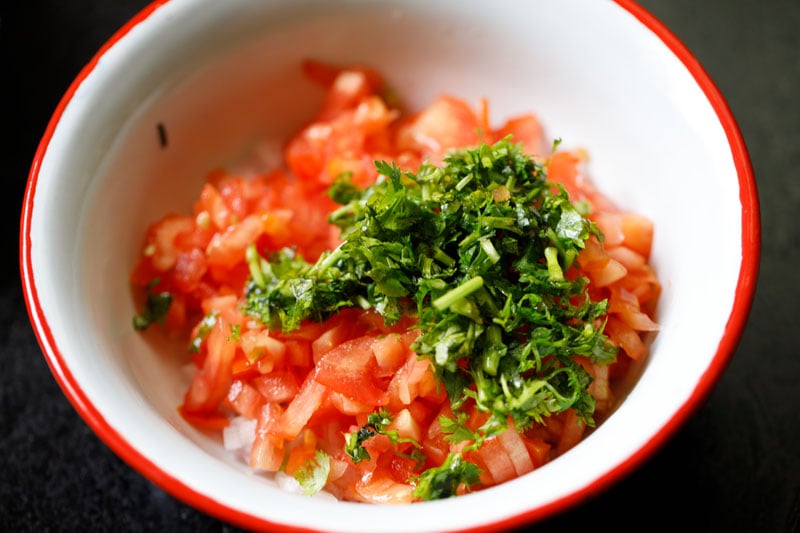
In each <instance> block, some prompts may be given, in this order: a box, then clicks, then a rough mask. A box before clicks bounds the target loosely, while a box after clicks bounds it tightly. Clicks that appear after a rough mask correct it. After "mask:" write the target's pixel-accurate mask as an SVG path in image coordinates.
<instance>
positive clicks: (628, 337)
mask: <svg viewBox="0 0 800 533" xmlns="http://www.w3.org/2000/svg"><path fill="white" fill-rule="evenodd" d="M605 333H606V335H608V337H609V338H610V339H611V340H612V341H613V342H614V343H616V344H617V345H618V346H619V347H620V348H622V349H623V350H624V351H625V353H626V354H627V355H628V357H630V358H631V359H633V360H638V359H641V358H642V357H643V356H644V354H645V353H646V352H647V345H645V343H644V341H642V338H641V337H640V336H639V333H637V332H636V330H634V329H633V328H632V327H630V326H629V325H628V324H626V323H625V322H623V321H622V320H620V319H618V318H615V317H614V316H609V317H608V320H607V321H606V327H605Z"/></svg>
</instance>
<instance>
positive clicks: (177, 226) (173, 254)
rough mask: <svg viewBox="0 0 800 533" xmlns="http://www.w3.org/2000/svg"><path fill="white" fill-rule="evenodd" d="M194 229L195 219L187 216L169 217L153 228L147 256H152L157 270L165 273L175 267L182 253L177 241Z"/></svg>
mask: <svg viewBox="0 0 800 533" xmlns="http://www.w3.org/2000/svg"><path fill="white" fill-rule="evenodd" d="M193 229H194V219H193V218H192V217H189V216H185V215H167V216H165V217H164V218H162V219H161V220H160V221H159V222H158V223H156V224H155V225H154V226H152V227H151V229H150V231H149V232H148V234H149V235H148V240H147V242H148V244H147V247H146V248H145V255H150V257H151V261H152V264H153V267H154V268H155V269H156V270H159V271H162V272H165V271H167V270H169V269H170V268H172V267H173V266H175V263H176V262H177V260H178V254H179V253H180V252H181V250H180V249H178V247H177V246H176V243H175V241H176V240H177V239H178V237H179V236H180V235H181V234H185V233H190V232H191V231H192V230H193Z"/></svg>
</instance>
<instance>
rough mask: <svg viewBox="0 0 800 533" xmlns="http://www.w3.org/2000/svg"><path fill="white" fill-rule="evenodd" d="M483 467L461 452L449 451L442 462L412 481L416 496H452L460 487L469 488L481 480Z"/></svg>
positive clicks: (436, 497)
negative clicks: (465, 457)
mask: <svg viewBox="0 0 800 533" xmlns="http://www.w3.org/2000/svg"><path fill="white" fill-rule="evenodd" d="M480 475H481V469H480V468H478V466H477V465H476V464H475V463H471V462H469V461H466V460H464V458H463V457H462V456H461V454H459V453H449V454H448V455H447V458H446V459H445V460H444V462H443V463H442V464H441V466H437V467H434V468H429V469H427V470H425V471H424V472H423V473H422V474H420V475H419V476H417V477H415V478H413V479H412V480H411V481H412V482H413V483H415V484H416V487H414V497H415V498H419V499H420V500H423V501H428V500H440V499H442V498H450V497H451V496H456V495H457V494H458V489H459V488H460V487H462V486H463V487H465V488H466V489H469V488H470V487H472V486H474V485H476V484H477V483H478V482H479V476H480Z"/></svg>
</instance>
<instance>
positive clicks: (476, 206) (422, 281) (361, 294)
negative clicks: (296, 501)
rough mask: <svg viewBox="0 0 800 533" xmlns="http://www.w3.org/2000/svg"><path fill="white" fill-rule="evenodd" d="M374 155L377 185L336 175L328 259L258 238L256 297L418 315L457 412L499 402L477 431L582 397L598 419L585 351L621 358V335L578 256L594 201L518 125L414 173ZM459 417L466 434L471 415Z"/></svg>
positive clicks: (280, 325)
mask: <svg viewBox="0 0 800 533" xmlns="http://www.w3.org/2000/svg"><path fill="white" fill-rule="evenodd" d="M376 168H377V170H378V172H379V174H380V176H381V177H380V179H379V180H378V181H377V182H376V183H375V184H374V185H373V186H371V187H369V188H367V189H365V190H359V189H357V188H355V187H354V186H352V185H351V184H350V183H349V182H348V181H347V177H346V176H343V177H342V178H341V179H339V180H338V181H337V182H336V183H335V184H334V185H333V186H332V188H331V190H330V195H331V197H332V198H333V199H334V200H335V201H336V202H338V203H339V204H341V207H340V208H339V209H337V210H336V211H335V212H334V213H332V215H331V216H330V222H331V223H333V224H335V225H336V226H338V227H339V228H340V229H341V236H342V239H343V242H342V244H341V245H340V246H339V247H337V248H336V249H335V250H332V251H330V252H328V253H326V254H323V255H322V256H321V257H320V258H319V260H318V261H317V262H315V263H309V262H307V261H305V260H304V259H303V258H302V257H299V256H297V255H295V253H294V252H293V251H292V250H282V251H280V252H277V253H275V254H274V255H273V256H270V257H266V258H265V257H262V256H260V255H259V254H258V253H257V252H256V251H255V249H254V248H251V249H250V251H249V253H248V264H249V266H250V271H251V279H250V281H249V284H248V287H247V294H246V309H245V311H246V312H247V313H248V314H249V315H251V316H254V317H257V318H258V319H260V320H261V321H262V322H263V323H264V324H266V325H267V326H268V327H270V328H271V329H275V330H277V329H282V330H287V331H288V330H292V329H295V328H297V327H299V325H300V323H301V322H302V321H304V320H309V319H310V320H316V321H320V320H324V319H325V318H327V317H329V316H330V315H332V314H333V313H336V311H337V310H338V309H341V308H345V307H361V308H365V309H366V308H372V309H374V310H376V311H377V312H378V313H380V314H381V315H382V316H383V318H384V320H385V321H386V322H387V323H388V324H392V323H395V322H397V321H398V320H399V319H400V318H401V317H403V316H404V315H413V316H415V317H416V319H417V324H416V326H415V327H417V328H419V330H420V332H421V334H420V336H419V338H418V339H417V341H416V343H415V345H414V349H415V351H416V352H417V353H418V354H419V355H420V356H422V357H427V358H429V359H430V360H431V362H432V364H433V367H434V369H435V372H436V374H437V377H438V378H439V379H440V381H441V383H442V384H443V386H444V387H445V388H446V390H447V393H448V395H449V397H450V399H451V403H452V406H453V409H454V412H455V413H456V414H457V416H458V413H459V408H460V407H462V406H463V405H465V403H467V402H474V403H475V405H476V406H477V408H478V409H479V410H481V411H484V412H487V413H489V414H490V415H491V416H490V418H489V421H488V422H487V423H486V424H485V425H484V426H483V428H482V429H481V431H480V432H479V434H472V433H471V432H469V434H468V435H463V436H462V437H463V438H469V439H470V440H472V441H473V442H474V443H475V445H479V443H480V442H481V441H482V440H483V439H484V438H486V437H487V436H489V435H492V434H497V433H498V432H500V431H502V430H503V429H504V428H505V427H506V424H507V420H508V418H509V417H510V418H511V419H512V420H513V422H514V424H515V426H516V427H517V428H519V429H524V428H527V427H530V426H531V425H532V424H533V423H535V422H541V421H542V420H543V418H544V417H547V416H549V415H551V414H553V413H559V412H562V411H564V410H566V409H568V408H573V409H574V410H575V411H576V412H577V413H578V415H579V416H580V417H581V418H582V419H583V420H584V421H585V422H586V423H587V424H589V425H590V426H592V425H593V424H594V422H593V419H592V416H593V413H594V404H595V401H594V398H593V397H592V396H591V394H590V393H589V392H588V391H587V388H588V386H589V385H590V383H591V376H590V375H589V374H588V373H587V372H586V371H585V370H584V369H583V367H582V366H581V365H580V364H579V363H577V362H576V361H575V360H574V359H573V357H574V356H576V355H579V356H585V357H588V358H589V359H590V360H592V361H593V362H597V363H610V362H612V361H613V360H614V359H615V357H616V352H617V349H616V348H615V347H614V346H613V345H612V344H611V343H610V342H609V341H608V339H607V337H606V336H605V335H604V334H603V321H602V318H603V316H604V315H605V314H606V311H607V303H606V301H605V300H604V301H599V302H595V301H591V300H590V298H589V296H588V294H587V290H586V286H587V283H588V281H587V279H586V278H585V277H582V276H579V275H577V274H576V269H575V268H573V267H574V266H575V261H576V258H577V256H578V253H579V252H580V251H581V250H582V249H583V247H584V244H585V241H586V239H587V238H589V236H590V235H592V234H594V235H597V236H598V237H601V235H600V234H599V231H598V230H597V228H596V227H595V226H594V225H593V224H592V223H591V222H590V221H589V220H588V219H587V218H586V217H585V216H584V215H585V214H586V213H585V212H584V209H585V206H581V205H578V204H573V203H572V202H571V201H570V199H569V197H568V195H567V193H566V191H565V190H564V189H563V188H562V187H560V186H558V185H556V184H553V183H551V182H549V181H548V180H547V166H546V163H542V162H539V161H537V160H535V159H533V158H531V157H529V156H527V155H525V154H523V152H522V150H521V148H520V147H519V146H518V145H515V144H513V143H512V142H511V141H510V139H504V140H502V141H500V142H498V143H496V144H494V145H492V146H490V145H486V144H483V145H480V146H478V147H476V148H474V149H463V150H458V151H454V152H451V153H450V154H449V155H448V157H446V159H445V161H444V165H443V166H434V165H430V164H423V165H422V166H421V167H420V168H419V170H418V172H417V173H416V174H414V173H411V172H406V171H401V170H399V169H398V168H397V167H396V166H395V165H394V164H388V163H386V162H376ZM451 422H452V424H451V425H452V426H453V427H451V429H450V431H451V433H452V436H453V438H454V439H455V438H457V437H456V434H458V433H459V431H460V430H459V428H461V432H462V433H463V432H464V431H463V430H464V429H465V428H463V426H462V425H461V424H460V423H459V421H458V420H456V421H451ZM372 429H374V428H372ZM467 431H468V430H467ZM448 461H450V464H449V465H445V466H444V467H443V470H441V471H439V472H430V471H429V472H426V473H424V474H423V476H427V478H430V479H427V478H424V477H420V478H419V480H418V481H425V480H426V479H427V481H428V483H427V485H426V486H427V488H428V489H430V490H432V491H433V492H434V493H435V494H434V495H433V496H431V495H430V494H428V495H427V496H430V497H443V496H446V495H449V494H448V491H449V489H447V487H448V486H450V485H449V483H450V481H452V479H453V478H452V476H450V477H449V478H448V476H447V475H446V473H447V471H449V470H448V469H451V470H452V469H453V466H454V465H456V466H458V465H459V464H460V465H463V464H464V463H463V462H462V461H461V459H460V457H453V458H449V459H448ZM473 466H474V465H473ZM437 475H438V476H439V477H438V478H437ZM442 475H444V478H443V477H442ZM459 475H461V476H463V477H466V478H468V479H470V480H471V479H473V478H475V475H474V472H473V471H469V472H468V473H467V474H466V475H465V474H464V471H463V469H462V472H461V473H460V474H459ZM445 478H446V479H445ZM437 483H438V485H437ZM434 486H438V487H440V488H441V487H444V488H441V490H440V491H439V492H437V490H439V489H434V488H433V487H434ZM423 496H425V495H423Z"/></svg>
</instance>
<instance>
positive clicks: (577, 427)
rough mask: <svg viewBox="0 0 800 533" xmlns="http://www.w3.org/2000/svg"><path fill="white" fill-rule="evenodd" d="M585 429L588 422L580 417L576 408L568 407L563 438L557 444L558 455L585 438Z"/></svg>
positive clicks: (562, 433)
mask: <svg viewBox="0 0 800 533" xmlns="http://www.w3.org/2000/svg"><path fill="white" fill-rule="evenodd" d="M585 430H586V423H585V422H584V421H583V420H581V419H580V418H579V417H578V414H577V412H576V411H575V410H574V409H568V410H567V411H566V413H565V417H564V426H563V431H562V432H561V438H560V440H559V441H558V445H557V446H556V455H561V454H563V453H565V452H567V451H568V450H570V449H571V448H573V447H574V446H575V445H576V444H578V443H579V442H580V441H581V439H582V438H583V432H584V431H585Z"/></svg>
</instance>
